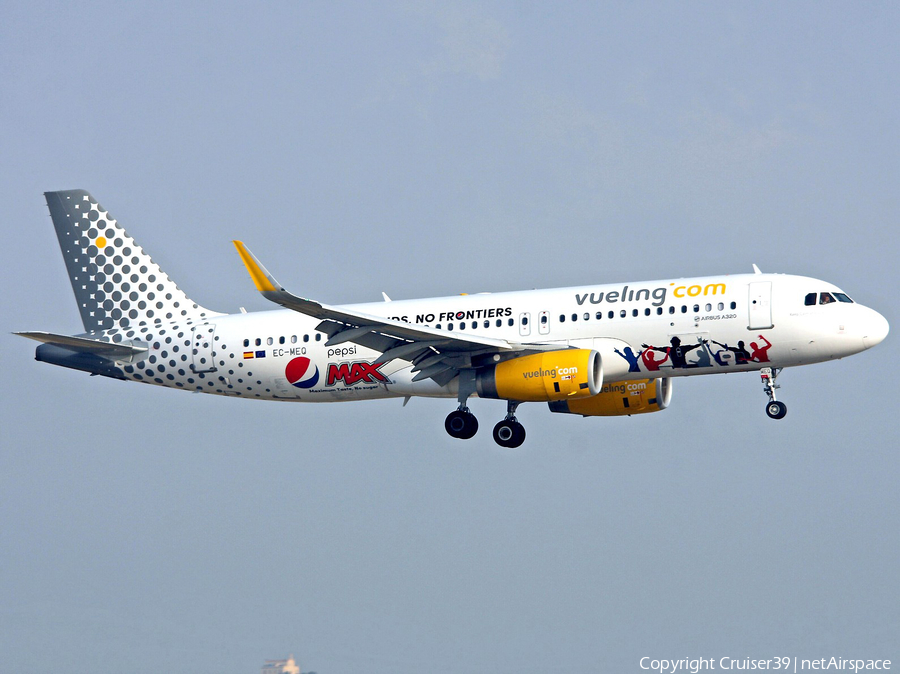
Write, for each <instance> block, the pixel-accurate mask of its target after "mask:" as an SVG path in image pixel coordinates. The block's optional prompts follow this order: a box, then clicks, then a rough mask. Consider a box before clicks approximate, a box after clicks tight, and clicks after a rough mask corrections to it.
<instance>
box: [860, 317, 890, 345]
mask: <svg viewBox="0 0 900 674" xmlns="http://www.w3.org/2000/svg"><path fill="white" fill-rule="evenodd" d="M888 330H890V326H889V325H888V322H887V319H886V318H885V317H884V316H882V315H881V314H879V313H878V312H877V311H874V310H872V313H871V316H869V318H868V320H867V321H866V325H865V332H864V333H863V345H864V346H865V347H866V348H867V349H871V348H872V347H873V346H875V345H876V344H881V342H883V341H884V338H885V337H887V334H888Z"/></svg>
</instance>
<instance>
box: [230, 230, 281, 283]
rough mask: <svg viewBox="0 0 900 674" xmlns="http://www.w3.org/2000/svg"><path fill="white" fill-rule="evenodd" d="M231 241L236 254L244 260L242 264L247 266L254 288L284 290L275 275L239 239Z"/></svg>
mask: <svg viewBox="0 0 900 674" xmlns="http://www.w3.org/2000/svg"><path fill="white" fill-rule="evenodd" d="M232 243H233V244H234V247H235V248H237V252H238V255H240V256H241V260H242V261H243V262H244V266H245V267H247V271H248V272H249V273H250V278H252V279H253V283H254V284H255V285H256V289H257V290H258V291H259V292H261V293H264V292H277V291H279V290H284V288H282V287H281V284H280V283H279V282H278V281H276V280H275V277H274V276H272V275H271V274H270V273H269V271H268V270H267V269H266V268H265V267H263V266H262V263H260V261H259V260H257V259H256V256H255V255H254V254H253V253H251V252H250V251H249V250H247V247H246V246H245V245H244V244H243V243H242V242H241V241H232Z"/></svg>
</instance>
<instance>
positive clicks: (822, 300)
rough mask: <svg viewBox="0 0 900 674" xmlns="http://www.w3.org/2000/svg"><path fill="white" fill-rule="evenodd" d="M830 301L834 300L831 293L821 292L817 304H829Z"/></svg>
mask: <svg viewBox="0 0 900 674" xmlns="http://www.w3.org/2000/svg"><path fill="white" fill-rule="evenodd" d="M832 302H834V297H832V295H831V293H822V294H821V295H820V296H819V304H831V303H832Z"/></svg>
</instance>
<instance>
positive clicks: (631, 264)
mask: <svg viewBox="0 0 900 674" xmlns="http://www.w3.org/2000/svg"><path fill="white" fill-rule="evenodd" d="M898 19H900V12H898V9H897V7H896V6H895V5H893V4H891V3H867V4H865V5H858V4H850V3H791V4H789V5H786V6H775V5H755V4H747V3H721V4H712V3H678V4H675V3H671V4H662V3H642V2H638V3H621V4H616V3H609V4H603V5H591V4H588V3H570V4H565V5H561V6H558V5H550V4H544V3H536V2H521V3H477V4H476V3H441V4H436V3H404V2H398V3H378V4H376V3H343V4H339V5H333V4H327V3H269V4H265V5H262V6H260V5H253V4H237V3H230V2H224V3H209V4H201V3H189V4H187V5H185V4H184V3H159V4H155V5H152V6H141V5H131V4H127V3H126V4H122V3H77V4H73V3H56V2H34V3H27V4H18V5H12V6H9V7H6V8H5V10H4V21H3V23H2V25H0V148H2V158H3V159H2V161H0V179H2V185H4V187H5V189H6V192H5V193H6V194H7V197H6V198H7V204H8V205H9V206H10V208H11V209H12V210H11V211H9V212H8V214H7V217H6V219H5V224H4V225H3V227H4V231H5V232H7V240H6V245H5V246H3V248H2V250H0V258H2V263H3V270H4V271H3V278H4V285H5V288H6V292H5V293H4V297H5V300H4V303H3V306H4V311H3V319H2V320H3V327H4V330H3V333H4V334H5V336H4V337H2V340H3V346H4V351H5V353H6V355H7V358H6V359H5V364H6V377H7V385H6V387H5V388H4V391H3V393H2V396H3V403H4V404H3V405H2V406H0V415H2V417H0V422H2V423H0V427H2V429H3V431H2V433H3V435H2V438H3V442H2V446H3V449H2V451H0V522H2V527H0V541H2V545H0V653H3V661H4V664H3V668H9V670H10V671H19V670H24V669H26V668H30V667H32V666H33V663H35V662H36V661H38V662H41V663H50V664H52V665H53V666H56V667H58V668H59V669H60V670H66V671H71V672H94V671H98V670H101V671H103V670H112V669H121V668H122V667H123V666H124V663H127V666H128V668H129V669H131V670H133V671H137V672H158V671H161V670H167V671H170V672H175V673H178V672H192V673H194V672H228V673H231V672H234V673H235V674H237V673H238V672H248V671H250V672H253V671H258V668H259V667H260V666H261V665H262V662H263V660H264V659H266V658H277V657H285V656H286V655H287V654H288V653H293V654H294V655H295V656H296V658H297V660H298V662H299V663H300V665H301V666H302V668H303V670H304V671H309V670H315V671H317V672H319V674H325V673H327V672H367V673H368V672H376V673H380V672H385V673H386V672H410V673H412V672H423V671H437V670H439V669H440V670H445V671H455V672H465V673H481V672H516V673H517V674H518V673H526V674H527V673H528V672H548V671H551V672H566V673H568V672H586V671H638V670H639V667H638V661H639V659H640V658H641V657H643V656H645V655H646V656H651V657H660V658H661V657H687V656H691V657H700V656H701V655H702V656H704V657H710V656H714V657H723V656H730V657H745V656H749V657H758V658H766V657H774V656H775V655H796V656H798V657H808V658H812V657H825V656H829V655H830V654H834V655H837V656H845V657H862V658H893V659H895V660H900V652H898V646H900V643H898V639H897V634H898V633H900V611H898V605H900V604H898V602H897V601H896V598H897V591H898V587H897V580H896V576H897V573H896V570H897V568H898V562H900V537H898V530H900V527H898V521H900V517H898V516H900V507H898V501H897V497H896V483H897V479H898V477H900V464H898V458H897V452H896V446H897V440H898V434H897V430H896V424H895V423H894V407H895V404H894V397H895V394H894V377H893V371H892V370H890V369H889V368H887V367H886V366H887V364H889V363H890V362H892V360H891V358H892V357H891V356H890V354H891V353H892V350H893V348H894V347H893V338H892V337H889V338H888V340H886V341H885V343H883V344H882V345H881V346H879V347H878V348H877V349H875V350H873V351H871V352H867V353H864V354H862V355H859V356H855V357H853V358H851V359H849V360H844V361H838V362H833V363H827V364H822V365H818V366H815V367H809V368H801V369H798V370H792V371H788V372H785V373H784V374H783V376H782V378H781V379H780V383H782V384H783V388H782V390H781V394H782V395H781V397H782V398H783V399H784V400H786V401H787V402H788V404H789V408H790V412H789V414H788V416H787V417H786V418H785V419H784V420H783V421H782V422H778V423H775V422H772V421H771V420H769V419H768V418H766V416H765V414H764V412H763V405H764V402H765V396H764V394H763V393H762V391H761V390H760V389H761V387H760V384H759V380H758V378H757V377H755V376H753V375H740V376H739V375H735V376H732V377H704V378H698V379H682V380H679V381H678V382H676V384H677V385H676V387H675V395H674V399H673V404H672V406H671V408H670V409H668V410H666V411H665V412H664V413H662V414H658V415H650V416H647V417H646V418H639V417H636V418H633V419H631V418H625V419H577V418H560V416H559V415H551V414H549V413H548V412H547V410H546V407H544V406H540V405H534V406H523V407H522V408H521V410H520V415H519V416H520V418H521V419H522V420H523V422H524V423H526V425H527V427H528V433H529V438H528V441H527V443H526V444H525V445H524V446H523V447H522V448H521V450H518V451H516V452H509V451H505V450H501V449H499V448H497V447H496V446H495V445H494V444H493V443H492V442H490V439H489V437H488V436H487V435H482V434H480V435H479V436H476V438H475V439H474V440H472V441H470V442H467V443H461V442H459V441H453V440H451V439H450V438H449V437H447V436H446V434H445V433H444V431H443V428H442V424H443V418H444V416H445V415H446V414H447V412H448V411H449V409H450V407H449V405H450V403H449V402H447V401H431V400H414V401H412V402H411V403H410V404H409V405H408V406H407V407H405V408H402V407H401V405H400V402H399V401H383V402H370V403H353V404H346V405H322V406H291V405H279V404H274V403H258V402H248V401H239V400H227V399H219V398H216V397H205V396H198V395H189V394H187V393H180V392H174V391H166V390H160V389H156V388H152V387H141V386H134V385H125V384H123V383H121V382H117V381H111V380H102V379H100V378H93V379H89V378H88V377H87V376H86V375H84V374H83V373H77V372H74V371H67V370H62V369H59V368H51V367H49V366H47V365H44V364H40V363H35V362H34V361H33V360H32V355H33V350H32V345H31V344H29V343H27V342H26V341H25V340H22V339H20V338H17V337H14V336H12V335H10V334H9V333H10V332H11V331H12V330H28V329H43V330H50V331H55V332H69V333H72V332H77V331H78V330H80V321H79V318H78V313H77V311H76V306H75V303H74V302H73V297H72V292H71V288H70V287H69V285H68V280H67V277H66V274H65V271H64V266H63V263H62V259H61V256H60V254H59V249H58V246H57V243H56V239H55V235H54V233H53V230H52V227H51V225H50V221H49V217H48V214H47V210H46V206H45V204H44V200H43V196H42V192H44V191H48V190H56V189H71V188H84V189H87V190H89V191H91V192H92V194H93V195H94V196H96V197H97V198H98V199H99V200H100V202H101V203H102V204H103V205H104V207H105V208H107V209H109V210H110V212H111V213H112V214H113V215H114V216H115V217H116V218H117V219H118V220H119V221H120V222H121V223H122V224H123V225H124V226H125V227H126V228H127V229H128V231H129V234H131V235H132V236H134V237H135V238H136V239H137V241H138V242H140V243H141V245H142V246H143V247H144V248H145V249H146V250H147V251H149V252H150V253H151V254H152V255H153V256H154V259H155V260H156V261H157V262H158V263H159V264H160V265H161V266H162V267H163V269H165V270H166V271H167V272H168V273H169V275H170V276H171V277H172V278H173V279H175V280H176V282H178V284H179V285H180V286H181V287H182V288H184V289H185V290H186V291H187V292H188V294H189V295H190V296H191V297H193V298H194V299H195V300H197V301H199V302H201V303H202V304H204V305H206V306H208V307H210V308H213V309H216V310H221V311H235V310H237V309H238V307H240V306H245V307H247V308H248V309H249V310H254V309H266V308H268V306H267V305H266V302H265V301H264V300H263V299H262V298H260V297H259V296H258V294H257V293H256V292H255V291H254V290H253V287H252V285H251V283H250V281H249V279H248V278H247V276H246V272H245V271H244V269H243V266H242V265H241V263H240V260H239V259H238V257H237V255H236V254H235V252H234V249H233V248H232V246H231V243H230V241H231V239H233V238H240V239H242V240H244V241H245V242H246V243H247V245H248V246H249V247H250V248H251V249H252V250H253V251H254V252H255V253H256V254H257V255H258V256H259V257H260V258H261V259H262V260H264V261H265V263H266V265H267V266H268V267H269V268H270V269H271V270H272V272H273V273H274V274H275V275H276V276H277V278H278V279H279V280H280V281H281V282H282V283H284V284H285V285H286V286H287V287H288V288H290V289H291V290H293V291H294V292H297V293H299V294H302V295H304V296H307V297H313V298H316V299H320V300H322V301H325V302H329V303H341V302H363V301H368V300H379V299H380V297H381V295H380V293H381V291H385V292H387V293H388V294H389V295H390V296H391V297H392V298H394V299H403V298H411V297H419V296H436V295H451V294H456V293H460V292H479V291H488V290H491V291H500V290H515V289H524V288H532V287H554V286H563V285H575V284H582V283H599V282H614V281H629V280H630V281H636V280H649V279H657V278H665V277H673V276H674V277H678V276H689V275H702V274H716V273H734V272H744V271H749V270H750V268H751V264H753V263H756V264H758V265H759V266H760V267H761V268H762V269H763V270H764V271H781V272H786V273H796V274H805V275H810V276H814V277H817V278H824V279H827V280H828V281H830V282H833V283H836V284H837V285H839V286H841V287H842V288H843V289H844V290H846V291H847V292H848V293H849V294H850V295H851V296H852V297H854V298H855V299H856V300H858V301H860V302H862V303H864V304H867V305H869V306H872V307H874V308H876V309H877V310H879V311H880V312H881V313H883V314H884V315H885V316H886V317H887V318H888V320H889V321H891V323H892V324H896V321H897V313H898V312H897V309H898V300H897V299H896V292H895V286H896V284H897V271H896V259H897V258H898V239H897V233H896V231H897V228H896V223H897V221H898V215H900V204H898V196H897V194H898V192H897V189H896V185H897V184H898V179H900V170H898V168H900V141H898V135H897V133H896V129H897V126H898V124H897V123H898V114H897V101H898V100H900V96H898V94H900V86H898V73H900V68H898V67H897V66H898V62H897V61H898V59H897V50H896V34H897V30H898V27H900V21H898ZM474 409H475V412H476V413H477V414H478V415H479V417H480V418H481V419H482V425H483V427H485V426H489V423H488V420H490V419H493V418H495V417H496V418H499V417H500V416H502V413H503V407H502V404H500V403H498V402H496V401H493V402H492V401H475V403H474Z"/></svg>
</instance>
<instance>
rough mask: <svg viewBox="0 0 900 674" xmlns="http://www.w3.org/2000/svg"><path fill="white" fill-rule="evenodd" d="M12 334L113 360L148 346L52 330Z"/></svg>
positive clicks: (128, 355) (140, 350)
mask: <svg viewBox="0 0 900 674" xmlns="http://www.w3.org/2000/svg"><path fill="white" fill-rule="evenodd" d="M13 334H16V335H21V336H22V337H27V338H28V339H33V340H35V341H38V342H43V343H44V344H52V345H53V346H58V347H60V348H63V349H68V350H69V351H75V352H78V353H91V354H94V355H97V356H102V357H104V358H111V359H113V360H128V359H131V358H133V357H134V356H137V355H139V354H142V353H145V352H146V351H148V349H149V347H146V346H135V345H133V344H114V343H113V342H103V341H101V340H99V339H91V338H89V337H72V336H70V335H55V334H53V333H52V332H15V333H13Z"/></svg>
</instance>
